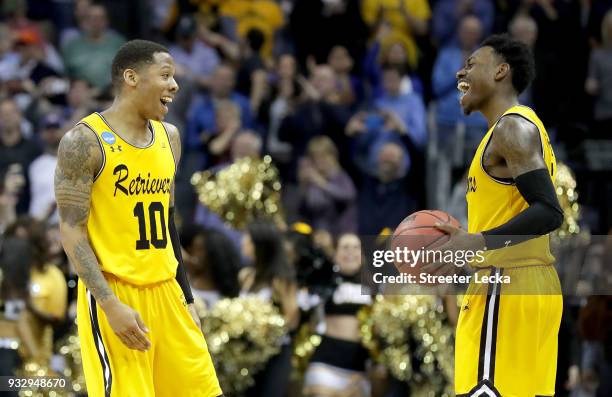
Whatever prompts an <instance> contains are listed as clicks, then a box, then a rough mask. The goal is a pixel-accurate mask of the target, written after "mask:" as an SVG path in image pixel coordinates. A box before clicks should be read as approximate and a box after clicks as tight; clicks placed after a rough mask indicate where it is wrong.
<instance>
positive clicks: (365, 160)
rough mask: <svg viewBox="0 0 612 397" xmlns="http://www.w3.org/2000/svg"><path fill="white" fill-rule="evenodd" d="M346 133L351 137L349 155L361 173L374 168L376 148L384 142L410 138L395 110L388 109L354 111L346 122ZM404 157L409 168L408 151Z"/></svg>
mask: <svg viewBox="0 0 612 397" xmlns="http://www.w3.org/2000/svg"><path fill="white" fill-rule="evenodd" d="M346 134H347V136H349V137H351V148H352V151H353V152H352V156H351V157H352V158H353V161H354V163H355V166H356V168H357V169H358V170H359V171H360V172H362V173H364V172H365V173H370V172H371V170H374V169H376V167H377V164H378V151H379V150H380V148H381V147H382V146H383V145H384V144H386V143H388V142H396V143H399V144H400V145H404V143H403V141H406V142H407V141H410V138H409V137H408V135H407V134H408V130H407V129H406V125H405V124H404V123H403V121H402V120H401V119H400V118H399V117H398V116H397V115H396V114H395V113H393V112H390V111H388V110H374V111H369V112H366V111H360V112H358V113H356V114H355V115H354V116H353V117H351V119H350V120H349V122H348V123H347V125H346ZM413 145H414V144H413ZM405 149H406V150H407V148H405ZM405 160H406V168H409V167H410V155H409V154H408V152H406V157H405Z"/></svg>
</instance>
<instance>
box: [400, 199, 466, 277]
mask: <svg viewBox="0 0 612 397" xmlns="http://www.w3.org/2000/svg"><path fill="white" fill-rule="evenodd" d="M436 223H442V224H444V223H447V224H451V225H452V226H455V227H461V224H460V223H459V221H458V220H456V219H455V218H453V217H452V216H451V215H450V214H448V213H446V212H444V211H439V210H424V211H418V212H414V213H412V214H410V215H408V216H407V217H406V218H405V219H404V220H403V221H402V222H401V223H400V224H399V225H398V226H397V228H395V231H394V232H393V238H392V240H391V247H390V248H391V249H392V250H394V251H395V250H396V249H400V250H404V248H407V249H408V250H411V251H419V250H433V249H435V248H437V247H439V246H441V245H443V244H444V243H446V242H447V241H448V240H449V238H450V237H449V235H448V234H446V233H444V232H443V231H441V230H439V229H438V228H436V227H435V226H434V225H435V224H436ZM421 265H422V263H421V261H419V262H418V263H415V264H413V265H412V266H411V265H410V264H409V263H406V262H398V261H396V262H395V266H396V267H397V270H399V271H400V272H403V273H414V274H418V273H419V268H420V266H421Z"/></svg>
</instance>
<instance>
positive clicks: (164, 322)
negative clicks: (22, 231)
mask: <svg viewBox="0 0 612 397" xmlns="http://www.w3.org/2000/svg"><path fill="white" fill-rule="evenodd" d="M107 280H108V283H109V285H110V287H111V289H112V290H113V292H114V293H115V294H116V295H117V297H118V298H119V300H120V301H121V302H123V303H125V304H126V305H128V306H130V307H132V308H133V309H134V310H136V311H137V312H138V313H139V314H140V316H141V317H142V320H143V322H144V323H145V325H146V326H147V328H148V329H149V333H148V334H146V335H147V338H149V340H150V341H151V347H150V348H149V350H148V351H146V352H141V351H138V350H132V349H130V348H128V347H127V346H125V345H124V344H123V343H122V342H121V340H120V339H119V337H118V336H117V335H116V334H115V333H114V332H113V330H112V329H111V327H110V325H109V323H108V320H107V318H106V316H105V314H104V311H103V310H102V309H101V308H99V306H98V305H97V304H96V300H95V299H94V297H93V295H92V294H91V293H90V292H89V291H88V290H87V289H86V287H85V285H84V284H83V283H82V282H80V281H79V286H78V309H77V325H78V330H79V339H80V342H81V354H82V362H83V370H84V373H85V381H86V384H87V393H88V396H89V397H176V396H181V397H183V396H185V397H196V396H197V397H217V396H220V395H221V394H222V392H221V388H220V387H219V382H218V380H217V376H216V373H215V368H214V366H213V363H212V361H211V357H210V354H209V352H208V348H207V345H206V341H205V340H204V335H203V334H202V331H201V330H200V329H199V328H198V327H197V325H196V324H195V322H194V321H193V319H192V318H191V315H190V314H189V311H188V309H187V307H186V304H185V302H184V298H183V293H182V290H181V288H180V286H179V285H178V283H177V282H176V280H174V279H172V280H168V281H164V282H161V283H158V284H155V285H152V286H144V287H142V286H135V285H131V284H127V283H125V282H122V281H121V280H118V279H116V278H114V277H110V276H109V277H107Z"/></svg>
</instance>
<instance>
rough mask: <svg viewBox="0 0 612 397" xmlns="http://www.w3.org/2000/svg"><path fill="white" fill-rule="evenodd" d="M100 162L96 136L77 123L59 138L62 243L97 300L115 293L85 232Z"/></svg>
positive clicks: (58, 196) (56, 183) (57, 188)
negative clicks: (94, 181) (93, 186)
mask: <svg viewBox="0 0 612 397" xmlns="http://www.w3.org/2000/svg"><path fill="white" fill-rule="evenodd" d="M101 164H102V153H101V149H100V146H99V144H98V142H97V138H96V137H95V136H94V135H93V133H92V131H90V130H89V129H88V128H87V127H85V126H82V125H78V126H76V127H75V128H73V129H72V130H71V131H69V132H68V133H67V134H66V135H65V136H64V137H63V138H62V140H61V142H60V146H59V150H58V162H57V167H56V169H55V180H54V186H55V198H56V201H57V206H58V210H59V215H60V231H61V236H62V245H63V246H64V250H65V251H66V254H67V255H68V258H69V259H70V261H71V262H72V264H73V265H74V267H75V269H76V271H77V274H78V275H79V277H80V279H81V280H82V281H83V282H84V283H85V285H86V286H87V288H88V289H89V290H90V291H91V293H92V294H93V295H94V297H95V298H96V300H98V302H100V303H102V302H104V301H105V300H107V299H108V298H110V297H112V296H113V295H114V294H113V291H112V290H111V289H110V287H109V286H108V283H107V282H106V279H105V278H104V276H103V275H102V271H101V270H100V266H99V263H98V259H97V258H96V255H95V253H94V251H93V249H92V247H91V244H90V243H89V239H88V235H87V219H88V217H89V206H90V199H91V189H92V185H93V179H94V175H95V174H97V172H98V171H99V169H100V166H101Z"/></svg>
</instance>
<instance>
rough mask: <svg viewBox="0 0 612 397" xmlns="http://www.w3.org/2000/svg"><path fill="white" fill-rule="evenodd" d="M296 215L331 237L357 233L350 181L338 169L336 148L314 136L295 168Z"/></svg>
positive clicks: (322, 137) (332, 144)
mask: <svg viewBox="0 0 612 397" xmlns="http://www.w3.org/2000/svg"><path fill="white" fill-rule="evenodd" d="M298 179H299V183H300V186H299V187H300V196H301V197H300V207H299V213H300V215H301V217H302V218H303V220H304V221H306V223H308V224H310V225H312V227H313V228H315V229H325V230H327V231H329V232H330V233H332V234H333V235H338V234H340V233H354V232H355V231H356V230H357V211H356V207H355V201H356V198H357V191H356V189H355V185H354V184H353V181H352V180H351V178H350V177H349V176H348V174H347V173H346V172H345V171H344V170H343V169H342V168H341V167H340V163H339V161H338V149H336V146H335V145H334V143H333V142H332V140H331V139H330V138H329V137H327V136H317V137H314V138H313V139H312V140H311V141H310V142H309V144H308V151H307V156H306V157H304V158H302V159H301V161H300V164H299V169H298Z"/></svg>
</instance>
